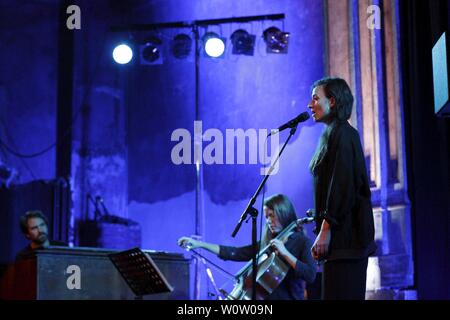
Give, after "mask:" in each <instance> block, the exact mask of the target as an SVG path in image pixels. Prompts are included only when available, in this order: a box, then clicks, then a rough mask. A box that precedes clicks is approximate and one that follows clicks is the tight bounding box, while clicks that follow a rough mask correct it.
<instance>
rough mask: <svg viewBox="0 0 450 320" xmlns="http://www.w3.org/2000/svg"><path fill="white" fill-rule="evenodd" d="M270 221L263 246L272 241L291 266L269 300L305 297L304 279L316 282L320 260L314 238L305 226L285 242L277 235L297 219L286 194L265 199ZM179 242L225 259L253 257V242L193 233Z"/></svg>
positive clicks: (264, 232)
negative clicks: (232, 242) (206, 238)
mask: <svg viewBox="0 0 450 320" xmlns="http://www.w3.org/2000/svg"><path fill="white" fill-rule="evenodd" d="M264 215H265V218H266V223H265V226H264V231H263V235H262V239H261V243H260V248H264V247H265V246H266V245H270V246H271V247H272V249H273V250H274V251H275V253H276V254H277V255H278V257H280V258H281V259H282V260H283V261H284V262H285V263H286V264H287V265H288V266H289V271H288V273H287V274H286V276H285V277H284V279H283V281H281V283H280V284H279V286H278V287H277V288H276V289H275V290H274V291H273V292H272V293H271V294H270V295H269V296H267V297H266V300H303V299H304V282H305V281H306V282H307V283H312V282H313V281H314V279H315V276H316V263H315V261H314V259H313V258H312V256H311V253H310V252H311V247H312V241H311V240H310V239H309V238H308V237H307V236H306V233H305V232H304V230H303V229H302V230H300V231H299V230H294V231H293V232H292V233H291V234H290V235H289V236H288V237H287V239H285V240H286V241H285V242H283V241H281V240H280V239H275V238H276V236H277V235H278V234H279V233H280V232H281V231H282V230H283V229H284V228H286V227H287V226H288V225H289V224H290V223H291V222H293V221H296V220H297V215H296V213H295V209H294V206H293V205H292V203H291V201H290V200H289V199H288V198H287V197H286V196H285V195H282V194H276V195H273V196H271V197H269V198H268V199H266V200H265V201H264ZM178 244H179V245H180V246H182V247H187V246H189V248H191V249H196V248H203V249H206V250H208V251H210V252H212V253H214V254H215V255H217V256H218V257H219V258H221V259H223V260H234V261H249V260H251V259H252V253H253V250H252V246H251V245H248V246H244V247H231V246H224V245H218V244H213V243H207V242H203V241H199V240H195V239H192V238H189V237H181V238H180V239H178Z"/></svg>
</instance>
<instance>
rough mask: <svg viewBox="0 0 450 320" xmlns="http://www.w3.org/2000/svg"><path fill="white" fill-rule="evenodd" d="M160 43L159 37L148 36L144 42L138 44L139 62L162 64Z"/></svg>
mask: <svg viewBox="0 0 450 320" xmlns="http://www.w3.org/2000/svg"><path fill="white" fill-rule="evenodd" d="M161 45H162V41H161V40H160V39H159V38H156V37H150V38H148V39H147V40H146V41H145V43H144V44H143V45H141V46H140V53H141V64H148V65H153V64H162V63H163V56H162V50H161Z"/></svg>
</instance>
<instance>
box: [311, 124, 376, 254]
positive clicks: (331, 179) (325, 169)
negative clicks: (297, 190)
mask: <svg viewBox="0 0 450 320" xmlns="http://www.w3.org/2000/svg"><path fill="white" fill-rule="evenodd" d="M313 175H314V200H315V207H316V212H317V213H318V214H317V216H316V217H317V219H316V227H317V230H320V226H321V225H322V221H323V219H325V220H326V221H327V222H328V223H329V224H330V228H331V240H330V248H329V254H328V257H327V258H326V259H327V260H335V259H359V258H366V257H368V256H369V255H371V254H373V253H374V252H375V251H376V245H375V242H374V234H375V231H374V221H373V212H372V203H371V193H370V188H369V181H368V178H367V173H366V165H365V161H364V153H363V151H362V147H361V141H360V139H359V134H358V131H356V129H354V128H353V127H352V126H351V125H350V124H349V123H348V122H347V121H342V122H337V123H336V126H335V127H334V128H333V129H332V132H331V135H330V138H329V141H328V151H327V154H326V155H325V157H324V159H323V161H322V162H321V163H320V164H319V166H318V168H317V170H316V171H315V172H314V174H313Z"/></svg>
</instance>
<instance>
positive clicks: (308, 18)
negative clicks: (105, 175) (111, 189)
mask: <svg viewBox="0 0 450 320" xmlns="http://www.w3.org/2000/svg"><path fill="white" fill-rule="evenodd" d="M322 11H323V7H322V2H321V1H316V2H311V1H277V2H273V1H214V3H212V2H210V1H196V2H187V1H165V2H154V4H153V5H152V4H151V2H150V3H149V5H148V6H146V5H143V6H141V7H140V8H139V10H136V11H135V12H134V16H133V22H135V23H137V22H141V23H159V22H175V21H192V20H201V19H216V18H228V17H233V16H236V17H240V16H252V15H262V14H276V13H284V14H285V15H286V19H285V21H284V24H283V23H281V22H274V23H271V22H264V23H261V22H253V23H251V24H226V25H223V26H222V29H221V31H222V36H224V37H226V38H227V39H229V38H230V35H231V33H232V32H233V31H234V30H236V29H238V28H245V29H247V30H248V31H249V32H251V33H254V34H256V36H257V41H256V48H255V55H254V56H236V55H232V54H231V47H230V45H231V43H230V42H229V41H228V42H227V45H228V46H229V47H228V48H227V51H226V53H225V56H224V57H223V58H221V59H217V60H212V59H208V58H206V57H204V56H203V55H202V56H201V58H200V67H199V110H198V119H199V120H201V121H202V125H203V132H204V131H206V130H207V129H210V128H217V129H219V130H220V132H222V133H223V135H224V136H225V130H226V129H237V128H242V129H244V130H247V129H255V130H259V129H270V128H275V127H277V126H279V125H281V124H282V123H284V122H286V121H287V120H290V119H291V118H293V117H295V116H297V115H298V114H299V113H300V112H303V111H305V110H306V105H307V103H308V101H309V100H308V99H309V95H310V85H311V84H312V82H313V81H314V80H316V79H318V78H320V77H322V76H323V75H324V66H323V55H324V40H323V32H324V31H323V17H322ZM271 25H275V26H278V27H279V28H283V26H284V29H285V31H288V32H290V33H291V38H290V44H289V52H288V54H285V55H283V54H278V55H277V54H267V53H266V52H265V43H264V42H263V41H262V39H261V34H262V32H263V30H264V29H265V28H267V27H269V26H271ZM208 30H212V31H216V32H217V31H218V30H219V31H220V29H219V28H217V27H210V29H208ZM181 31H184V32H186V30H183V29H178V30H161V31H160V33H159V35H160V36H161V38H162V39H163V42H164V41H165V46H164V45H163V53H164V58H163V59H164V63H163V64H162V65H152V66H146V65H140V64H139V63H136V61H135V63H134V65H132V66H130V67H129V68H130V69H132V71H131V75H129V78H128V79H129V82H128V88H127V95H128V103H129V104H128V188H129V193H128V199H129V207H128V210H129V217H130V218H132V219H133V220H136V221H139V222H140V223H141V225H142V229H143V243H142V246H143V247H144V248H148V249H156V250H167V251H175V252H184V251H183V250H182V249H180V248H179V247H178V246H177V244H176V240H177V239H178V238H179V237H181V236H183V235H192V234H195V225H196V223H195V217H196V212H195V209H196V207H195V203H196V189H195V188H196V172H195V166H194V165H178V166H177V165H174V164H173V163H172V161H171V150H172V148H173V147H174V146H175V145H176V143H177V142H172V141H171V140H170V138H171V133H172V132H173V131H174V130H175V129H177V128H185V129H187V130H189V132H190V133H191V135H192V137H193V134H194V128H193V127H194V120H195V64H194V56H193V53H191V56H190V57H189V58H188V59H186V60H176V59H175V58H173V57H172V56H171V55H170V52H169V41H170V39H171V38H172V37H173V36H174V35H175V34H177V33H178V32H181ZM200 32H201V34H200V36H201V35H202V32H204V31H203V30H202V29H201V30H200ZM140 36H141V35H138V36H137V37H140ZM321 129H322V128H321V127H320V126H319V125H318V126H312V121H311V120H309V121H308V122H306V123H305V124H303V125H301V126H300V127H299V130H298V131H297V133H296V134H295V136H294V137H293V138H292V139H291V142H290V144H289V145H288V147H287V148H286V150H285V152H284V154H283V156H282V159H281V162H280V167H279V172H278V173H277V174H276V175H274V176H272V177H271V178H270V179H269V182H268V184H267V191H266V195H270V194H273V193H284V194H286V195H288V196H289V198H291V200H292V201H293V202H294V204H295V206H296V209H297V213H298V215H299V216H304V215H305V211H306V209H308V208H310V207H312V205H313V198H312V181H311V178H310V174H309V172H308V169H307V168H308V163H309V160H310V158H311V155H312V153H313V150H314V148H315V145H316V142H317V138H318V136H319V134H320V131H321ZM287 136H288V133H287V131H286V132H283V133H282V134H281V135H280V137H279V139H280V143H283V142H284V140H285V139H286V138H287ZM208 144H209V142H203V148H205V147H206V146H207V145H208ZM191 145H193V142H192V144H191ZM192 148H193V147H192ZM224 149H225V141H224ZM192 154H193V150H192ZM224 158H225V155H224ZM246 159H247V160H246V163H247V164H241V165H237V164H234V165H203V179H202V182H203V190H204V192H203V194H202V201H201V203H200V207H201V208H202V209H201V210H202V211H203V215H204V226H203V227H204V230H203V236H204V240H206V241H209V242H213V243H223V244H228V245H244V244H248V243H250V231H251V230H250V229H251V228H250V224H243V226H242V228H241V231H240V232H239V233H238V235H237V237H236V239H233V238H231V233H232V231H233V229H234V227H235V225H236V223H237V221H238V219H239V217H240V215H241V213H242V211H243V210H244V208H245V206H246V204H247V202H248V200H249V199H250V197H251V196H252V195H253V193H254V192H255V190H256V188H257V187H258V185H259V183H260V181H261V179H262V176H261V175H260V168H261V165H260V164H259V163H258V164H253V165H252V164H248V157H247V158H246ZM224 161H225V159H224ZM256 207H257V208H258V209H260V199H258V201H257V204H256ZM310 235H312V233H310ZM208 257H210V258H211V259H212V260H213V261H216V262H218V263H219V264H220V265H221V266H222V267H225V268H226V269H228V270H229V271H232V272H233V271H236V270H237V269H238V268H240V267H241V266H242V264H241V263H232V262H222V261H221V260H219V259H216V258H214V257H212V255H208ZM214 276H215V277H217V279H216V281H217V282H218V284H219V285H221V284H223V283H224V281H225V279H222V278H221V275H220V273H217V272H214ZM203 285H205V282H203ZM227 289H229V288H227ZM203 294H204V292H203Z"/></svg>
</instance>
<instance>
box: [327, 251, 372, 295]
mask: <svg viewBox="0 0 450 320" xmlns="http://www.w3.org/2000/svg"><path fill="white" fill-rule="evenodd" d="M368 260H369V259H368V258H365V259H346V260H332V261H326V262H325V264H324V265H323V275H322V299H323V300H364V299H365V295H366V277H367V263H368Z"/></svg>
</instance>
